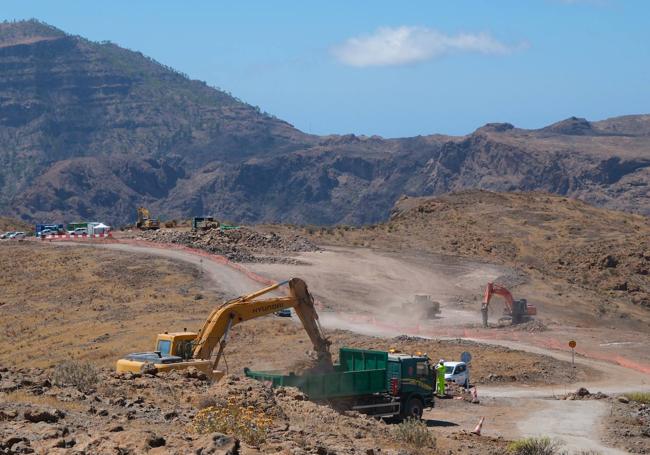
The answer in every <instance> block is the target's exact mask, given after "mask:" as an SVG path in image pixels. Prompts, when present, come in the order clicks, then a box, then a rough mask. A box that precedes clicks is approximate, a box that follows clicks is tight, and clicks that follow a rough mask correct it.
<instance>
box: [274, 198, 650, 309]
mask: <svg viewBox="0 0 650 455" xmlns="http://www.w3.org/2000/svg"><path fill="white" fill-rule="evenodd" d="M286 229H291V228H289V227H287V228H286ZM292 233H294V234H296V233H297V234H302V235H308V236H309V237H311V239H312V240H313V241H315V242H316V243H320V244H339V245H363V246H370V247H376V248H381V249H385V250H392V251H404V250H417V251H427V252H431V253H436V254H444V255H451V256H463V257H468V258H481V259H485V260H488V261H489V262H494V263H502V264H506V265H508V266H513V267H516V268H518V269H520V270H522V271H524V272H525V273H526V274H529V275H531V276H534V277H542V279H544V280H548V281H552V280H559V281H560V282H563V283H565V284H567V285H569V286H570V287H572V288H573V290H574V291H575V290H577V291H578V292H579V293H582V294H583V296H584V299H585V300H586V299H587V296H595V297H596V299H595V301H597V302H598V304H599V305H600V306H599V307H597V308H594V310H595V311H599V312H608V311H612V308H615V304H620V305H621V307H620V308H621V309H622V311H631V312H636V311H638V312H639V314H640V315H642V317H643V318H645V319H644V320H648V321H650V319H648V315H649V314H650V313H648V310H650V240H649V239H650V219H649V218H648V217H645V216H641V215H635V214H628V213H623V212H618V211H613V210H607V209H602V208H597V207H594V206H591V205H589V204H586V203H584V202H582V201H579V200H575V199H569V198H566V197H561V196H555V195H551V194H548V193H539V192H531V193H493V192H489V191H477V190H473V191H464V192H459V193H452V194H447V195H444V196H442V197H416V198H408V197H407V198H402V199H400V200H399V201H398V203H397V204H396V205H395V207H394V209H393V211H392V213H391V216H390V219H389V220H388V221H387V222H385V223H381V224H377V225H372V226H367V227H364V228H359V229H354V228H348V227H336V228H321V229H314V228H306V229H304V230H300V229H297V230H295V229H294V230H293V232H292ZM284 234H285V235H287V234H289V232H285V233H284ZM627 317H629V316H627Z"/></svg>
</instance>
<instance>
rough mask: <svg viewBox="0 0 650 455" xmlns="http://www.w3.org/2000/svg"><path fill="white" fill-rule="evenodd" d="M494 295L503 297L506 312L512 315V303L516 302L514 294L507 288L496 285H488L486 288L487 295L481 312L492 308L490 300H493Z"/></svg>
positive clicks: (484, 296) (484, 297)
mask: <svg viewBox="0 0 650 455" xmlns="http://www.w3.org/2000/svg"><path fill="white" fill-rule="evenodd" d="M493 295H500V296H501V297H503V300H504V302H505V304H506V312H507V313H508V314H512V303H513V301H514V299H513V298H512V294H511V293H510V291H509V290H507V289H506V288H505V287H503V286H501V285H500V284H496V283H488V284H487V286H485V293H484V294H483V305H482V306H481V310H487V309H488V307H489V306H490V300H492V296H493Z"/></svg>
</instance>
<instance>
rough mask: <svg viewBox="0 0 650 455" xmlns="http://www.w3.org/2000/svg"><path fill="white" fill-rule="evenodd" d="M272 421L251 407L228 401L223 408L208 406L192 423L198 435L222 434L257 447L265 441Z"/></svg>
mask: <svg viewBox="0 0 650 455" xmlns="http://www.w3.org/2000/svg"><path fill="white" fill-rule="evenodd" d="M272 423H273V419H271V418H270V417H269V416H267V415H266V414H265V413H264V412H262V411H258V410H256V409H255V408H254V407H253V406H248V407H243V406H238V405H237V404H235V401H234V400H232V399H231V400H229V401H228V404H226V405H225V406H210V407H207V408H204V409H201V410H200V411H199V412H198V413H197V414H196V416H195V417H194V420H193V422H192V427H193V428H194V431H196V432H197V433H199V434H206V433H214V432H219V433H224V434H228V435H233V436H235V437H237V438H239V439H241V440H242V441H244V442H246V443H248V444H251V445H259V444H261V443H262V442H264V441H265V440H266V434H267V431H268V428H269V426H270V425H271V424H272Z"/></svg>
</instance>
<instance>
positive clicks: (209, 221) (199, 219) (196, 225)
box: [192, 216, 221, 231]
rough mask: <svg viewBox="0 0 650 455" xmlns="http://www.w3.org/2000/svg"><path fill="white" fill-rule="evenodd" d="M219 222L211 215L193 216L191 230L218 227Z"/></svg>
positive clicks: (205, 229)
mask: <svg viewBox="0 0 650 455" xmlns="http://www.w3.org/2000/svg"><path fill="white" fill-rule="evenodd" d="M220 225H221V223H219V222H218V221H217V220H216V219H215V218H214V217H212V216H195V217H194V218H192V230H193V231H207V230H208V229H218V228H219V226H220Z"/></svg>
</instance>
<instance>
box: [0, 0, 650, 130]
mask: <svg viewBox="0 0 650 455" xmlns="http://www.w3.org/2000/svg"><path fill="white" fill-rule="evenodd" d="M30 17H35V18H37V19H40V20H43V21H45V22H48V23H50V24H52V25H55V26H57V27H59V28H61V29H63V30H64V31H66V32H69V33H72V34H78V35H82V36H85V37H87V38H89V39H92V40H97V41H100V40H110V41H113V42H115V43H117V44H119V45H121V46H124V47H128V48H130V49H134V50H139V51H141V52H142V53H144V54H147V55H149V56H151V57H153V58H155V59H156V60H158V61H160V62H162V63H164V64H166V65H169V66H172V67H174V68H176V69H178V70H179V71H182V72H184V73H187V74H188V75H190V77H192V78H195V79H201V80H204V81H206V82H207V83H208V84H210V85H213V86H216V87H221V88H223V89H225V90H227V91H229V92H231V93H232V94H233V95H235V96H237V97H239V98H241V99H243V100H244V101H246V102H248V103H250V104H253V105H258V106H260V108H262V109H263V110H265V111H267V112H269V113H272V114H274V115H276V116H278V117H280V118H282V119H284V120H287V121H289V122H290V123H292V124H294V125H295V126H297V127H298V128H300V129H302V130H304V131H307V132H311V133H317V134H329V133H339V134H346V133H356V134H367V135H372V134H379V135H382V136H385V137H399V136H414V135H418V134H423V135H424V134H432V133H443V134H467V133H469V132H471V131H473V130H474V129H476V128H477V127H479V126H481V125H483V124H485V123H487V122H500V121H508V122H511V123H513V124H515V125H516V126H519V127H524V128H538V127H541V126H544V125H546V124H549V123H552V122H554V121H557V120H560V119H563V118H566V117H569V116H571V115H576V116H580V117H586V118H588V119H591V120H597V119H603V118H607V117H612V116H617V115H624V114H635V113H648V112H650V108H649V106H650V27H649V26H648V24H650V2H648V1H643V0H637V1H635V0H526V1H522V0H511V1H508V0H491V1H488V0H485V1H481V0H474V1H462V0H454V1H442V0H441V1H434V0H429V1H417V0H409V1H401V2H397V1H379V0H375V1H370V0H368V1H363V0H359V1H354V2H351V1H335V0H328V1H322V2H312V1H293V2H289V1H248V2H246V1H240V2H225V1H223V2H221V1H219V2H217V1H214V2H199V1H184V2H178V1H173V2H172V1H161V0H159V1H153V0H151V1H144V0H140V1H136V0H130V1H121V0H111V1H110V2H101V3H100V2H88V1H81V0H79V1H72V0H69V1H57V2H53V1H50V0H47V1H45V0H44V1H29V0H2V4H1V8H0V19H9V20H11V19H22V18H30Z"/></svg>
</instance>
